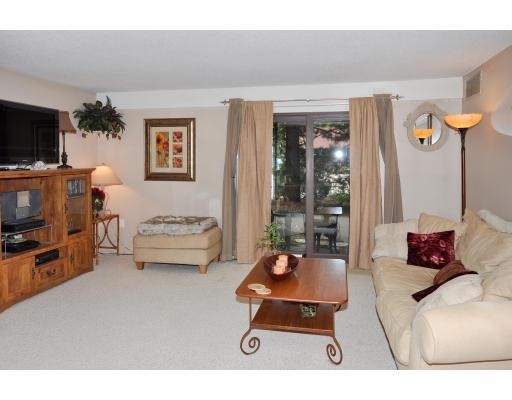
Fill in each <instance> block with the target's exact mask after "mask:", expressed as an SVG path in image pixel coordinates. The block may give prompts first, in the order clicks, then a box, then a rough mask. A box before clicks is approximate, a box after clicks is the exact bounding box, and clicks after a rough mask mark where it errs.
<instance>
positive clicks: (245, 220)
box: [236, 101, 273, 263]
mask: <svg viewBox="0 0 512 400" xmlns="http://www.w3.org/2000/svg"><path fill="white" fill-rule="evenodd" d="M272 121H273V111H272V102H264V101H248V102H244V103H242V125H241V130H240V151H239V161H238V189H237V210H236V221H237V230H236V244H237V250H236V253H237V259H238V262H239V263H252V262H254V261H256V260H257V259H258V258H259V257H260V256H261V255H262V251H261V250H260V249H257V248H256V242H257V240H258V239H259V238H260V237H261V236H263V234H264V229H265V225H267V224H269V223H270V207H271V205H270V200H271V178H272V161H271V157H272Z"/></svg>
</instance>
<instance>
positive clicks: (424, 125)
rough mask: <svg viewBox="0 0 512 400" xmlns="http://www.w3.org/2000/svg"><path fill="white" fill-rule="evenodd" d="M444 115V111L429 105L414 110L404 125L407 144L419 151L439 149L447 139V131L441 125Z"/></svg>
mask: <svg viewBox="0 0 512 400" xmlns="http://www.w3.org/2000/svg"><path fill="white" fill-rule="evenodd" d="M445 115H446V113H445V112H444V111H442V110H441V109H440V108H439V107H437V106H436V105H434V104H431V103H425V104H422V105H421V106H420V107H418V108H417V109H416V110H414V112H412V113H410V114H409V115H408V116H407V120H406V121H405V123H404V126H405V127H406V128H407V137H408V139H409V142H410V143H411V144H412V145H413V146H414V147H415V148H416V149H418V150H421V151H434V150H437V149H439V148H440V147H441V146H442V145H443V144H444V143H445V142H446V139H447V138H448V131H447V129H446V126H445V125H444V124H443V118H444V116H445Z"/></svg>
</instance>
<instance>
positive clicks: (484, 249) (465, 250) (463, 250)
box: [458, 212, 512, 274]
mask: <svg viewBox="0 0 512 400" xmlns="http://www.w3.org/2000/svg"><path fill="white" fill-rule="evenodd" d="M466 214H467V216H465V219H466V220H468V221H469V222H468V224H469V229H468V232H467V234H466V235H464V237H463V240H462V241H461V244H460V246H459V249H458V250H459V253H460V259H461V261H462V263H463V264H464V266H465V267H466V269H470V270H472V271H476V272H478V273H480V274H485V273H488V272H490V271H492V270H494V269H495V268H497V267H499V266H500V265H502V264H503V263H506V262H509V261H510V260H512V235H511V234H508V233H502V232H498V231H497V230H496V229H494V228H493V227H491V226H490V225H489V224H487V223H485V222H484V221H482V220H481V219H480V218H478V216H475V214H474V213H472V212H471V213H466Z"/></svg>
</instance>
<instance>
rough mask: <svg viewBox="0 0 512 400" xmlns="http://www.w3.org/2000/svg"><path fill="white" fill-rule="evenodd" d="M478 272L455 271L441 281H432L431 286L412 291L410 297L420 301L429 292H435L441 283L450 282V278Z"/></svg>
mask: <svg viewBox="0 0 512 400" xmlns="http://www.w3.org/2000/svg"><path fill="white" fill-rule="evenodd" d="M477 273H478V272H475V271H468V270H464V271H462V272H457V273H455V274H453V275H451V276H450V277H448V278H447V279H446V280H444V281H442V282H441V283H434V284H433V285H432V286H429V287H428V288H426V289H423V290H420V291H419V292H416V293H413V294H412V298H413V299H414V300H416V301H421V300H423V299H424V298H425V297H427V296H428V295H429V294H431V293H433V292H435V291H436V290H437V289H439V288H440V287H441V286H442V285H444V284H445V283H446V282H450V281H451V280H452V279H455V278H458V277H459V276H462V275H470V274H477Z"/></svg>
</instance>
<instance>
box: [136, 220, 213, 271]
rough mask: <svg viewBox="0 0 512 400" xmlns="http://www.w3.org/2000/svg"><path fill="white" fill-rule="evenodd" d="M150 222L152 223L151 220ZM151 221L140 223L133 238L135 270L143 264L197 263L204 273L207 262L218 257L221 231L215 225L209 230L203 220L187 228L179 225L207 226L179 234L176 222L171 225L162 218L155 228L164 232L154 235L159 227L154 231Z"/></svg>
mask: <svg viewBox="0 0 512 400" xmlns="http://www.w3.org/2000/svg"><path fill="white" fill-rule="evenodd" d="M155 218H160V219H162V218H168V219H169V218H196V217H155ZM150 221H152V222H151V223H152V224H153V225H155V222H154V219H153V220H150ZM150 221H146V223H143V224H140V225H139V228H138V232H139V233H138V234H137V235H136V236H135V237H134V238H133V258H134V260H135V264H136V266H137V269H140V270H141V269H144V264H145V263H164V264H192V265H199V271H200V272H201V273H202V274H206V271H207V269H208V264H209V263H210V262H211V261H212V260H214V259H215V260H217V261H218V260H219V257H220V252H221V239H222V233H221V230H220V229H219V228H218V227H217V226H213V227H211V228H209V229H208V226H204V225H205V224H206V223H208V221H206V220H204V221H202V225H203V226H202V227H199V226H198V223H195V224H194V226H192V227H191V226H189V227H188V228H186V229H182V228H180V227H179V226H178V229H179V230H180V231H181V232H190V231H194V230H198V231H199V230H203V229H204V228H207V229H206V230H204V231H202V232H200V233H192V234H190V233H188V234H180V232H178V231H176V226H177V225H179V224H175V223H174V224H170V223H169V222H168V221H165V224H164V225H163V226H159V227H157V228H158V229H160V231H162V232H166V233H162V234H154V233H155V232H159V231H158V229H157V230H154V229H153V227H152V226H151V225H148V224H147V223H148V222H150ZM158 222H161V221H158ZM173 222H175V221H173ZM144 224H146V225H144ZM160 225H162V224H160ZM210 225H211V224H210ZM215 225H216V222H215ZM147 228H150V230H151V232H147V231H148V229H147ZM171 231H172V232H171Z"/></svg>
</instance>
